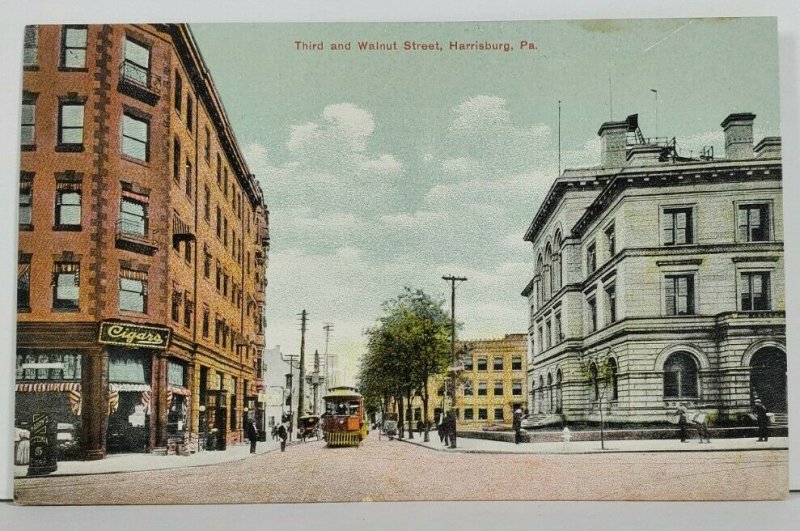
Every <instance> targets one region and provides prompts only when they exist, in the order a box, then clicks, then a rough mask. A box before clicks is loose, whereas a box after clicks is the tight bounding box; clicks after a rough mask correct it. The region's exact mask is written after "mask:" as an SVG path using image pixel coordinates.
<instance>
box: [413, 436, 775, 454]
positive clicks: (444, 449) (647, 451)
mask: <svg viewBox="0 0 800 531" xmlns="http://www.w3.org/2000/svg"><path fill="white" fill-rule="evenodd" d="M398 440H399V441H402V442H405V443H408V444H413V445H414V446H419V447H420V448H425V449H427V450H430V451H432V452H445V453H462V454H495V455H499V454H502V455H591V454H676V453H695V454H696V453H708V452H715V453H719V452H764V451H768V450H786V451H788V450H789V447H788V446H776V447H771V448H718V449H714V448H709V449H707V450H705V449H704V450H701V449H700V448H697V449H695V450H693V449H691V448H686V449H685V450H684V449H682V448H681V449H680V450H658V449H657V450H614V449H608V450H600V449H597V450H582V451H574V452H563V451H562V452H559V451H552V450H549V451H548V450H543V451H528V452H509V451H507V450H477V449H472V450H470V449H461V448H455V449H452V448H431V447H430V446H426V445H425V444H423V443H418V442H416V441H409V440H407V439H398ZM509 444H511V443H509ZM528 444H531V443H528Z"/></svg>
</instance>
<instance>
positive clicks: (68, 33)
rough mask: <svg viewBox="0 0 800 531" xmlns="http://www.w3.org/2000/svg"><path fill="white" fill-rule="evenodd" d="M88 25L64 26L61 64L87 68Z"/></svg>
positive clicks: (67, 66) (64, 66) (65, 66)
mask: <svg viewBox="0 0 800 531" xmlns="http://www.w3.org/2000/svg"><path fill="white" fill-rule="evenodd" d="M87 35H88V28H87V27H86V26H64V29H63V30H62V32H61V66H62V67H63V68H86V40H87Z"/></svg>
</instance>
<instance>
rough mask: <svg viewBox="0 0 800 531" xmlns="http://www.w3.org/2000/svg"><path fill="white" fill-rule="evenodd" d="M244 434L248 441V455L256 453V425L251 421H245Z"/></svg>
mask: <svg viewBox="0 0 800 531" xmlns="http://www.w3.org/2000/svg"><path fill="white" fill-rule="evenodd" d="M244 431H245V434H246V435H247V438H248V439H250V453H251V454H254V453H256V441H258V431H257V430H256V425H255V424H254V423H253V421H252V420H250V419H247V422H246V424H245V427H244Z"/></svg>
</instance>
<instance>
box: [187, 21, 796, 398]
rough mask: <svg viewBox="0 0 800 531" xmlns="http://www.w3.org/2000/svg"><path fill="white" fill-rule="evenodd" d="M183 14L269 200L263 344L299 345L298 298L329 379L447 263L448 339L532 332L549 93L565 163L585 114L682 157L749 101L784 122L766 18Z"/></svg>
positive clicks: (552, 128)
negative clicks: (214, 20)
mask: <svg viewBox="0 0 800 531" xmlns="http://www.w3.org/2000/svg"><path fill="white" fill-rule="evenodd" d="M191 28H192V31H193V33H194V36H195V38H196V40H197V43H198V46H199V47H200V50H201V52H202V54H203V57H204V59H205V61H206V63H207V65H208V67H209V70H210V72H211V75H212V77H213V79H214V81H215V83H216V85H217V88H218V90H219V92H220V94H221V96H222V101H223V103H224V106H225V108H226V111H227V114H228V117H229V119H230V121H231V124H232V126H233V129H234V131H235V134H236V137H237V139H238V142H239V145H240V146H241V148H242V151H243V153H244V155H245V158H246V159H247V161H248V165H249V166H250V170H251V171H252V172H253V173H254V174H255V175H256V177H257V178H258V180H259V182H260V183H261V186H262V188H263V190H264V193H265V198H266V201H267V204H268V206H269V210H270V231H271V237H272V241H271V248H270V254H269V268H268V271H267V278H268V281H269V284H268V287H267V331H266V334H267V345H268V346H273V345H280V347H281V350H282V351H283V353H284V354H292V355H295V354H297V353H299V350H300V331H299V328H300V325H299V318H298V314H299V313H300V311H301V310H303V309H305V310H306V311H307V312H308V313H309V324H308V333H307V336H306V354H307V359H308V360H309V363H310V360H311V359H312V358H313V352H314V350H316V349H318V350H319V351H320V353H322V352H324V349H325V335H324V332H323V328H322V327H323V324H324V323H332V324H333V327H334V329H333V332H332V334H331V337H330V347H329V349H330V353H331V354H332V355H335V356H337V361H338V369H339V372H338V383H353V381H354V379H355V376H356V370H357V359H358V357H359V356H360V355H361V354H362V353H363V349H364V336H363V331H364V330H365V329H366V328H367V327H369V326H371V325H372V324H374V322H375V320H376V318H377V317H378V316H379V315H380V311H381V303H382V302H383V301H385V300H387V299H390V298H393V297H395V296H397V295H398V294H399V293H400V292H401V291H402V289H403V287H404V286H410V287H413V288H421V289H423V290H425V291H426V292H427V293H429V294H430V295H432V296H434V297H437V298H441V299H443V300H445V308H446V310H447V311H448V312H449V309H450V308H449V294H450V291H449V284H448V283H447V282H445V281H444V280H442V279H441V277H442V276H443V275H449V274H453V275H456V276H463V277H467V279H468V280H467V281H466V282H464V283H462V284H460V285H459V287H458V288H457V293H456V319H457V320H458V321H460V322H462V323H463V327H462V329H461V331H460V337H461V338H464V339H478V338H499V337H502V336H503V335H505V334H508V333H524V332H525V331H526V330H527V318H528V313H527V304H526V301H525V299H524V298H523V297H522V296H521V295H520V292H521V291H522V289H523V288H524V287H525V285H526V284H527V282H528V281H529V280H530V278H531V276H532V274H533V265H534V264H533V250H532V247H531V246H530V244H529V243H527V242H524V241H523V239H522V238H523V235H524V233H525V230H526V228H527V226H528V224H529V223H530V221H531V220H532V218H533V216H534V215H535V213H536V210H537V208H538V206H539V203H540V201H541V200H542V199H543V197H544V195H545V194H546V192H547V190H548V189H549V187H550V185H551V184H552V182H553V180H554V179H555V177H556V176H557V173H558V107H559V101H561V159H562V168H566V167H576V166H591V165H595V164H597V163H598V162H599V156H600V154H599V146H600V143H599V139H598V137H597V129H598V128H599V126H600V125H601V124H602V123H603V122H604V121H607V120H610V119H614V120H622V119H624V118H625V117H626V116H627V115H628V114H633V113H638V114H639V124H640V127H641V128H642V130H643V133H644V135H645V136H668V137H673V136H674V137H676V139H677V145H678V148H679V150H680V151H681V152H682V154H686V155H689V154H690V152H693V153H694V154H697V153H698V152H699V151H700V149H702V148H703V147H704V146H706V145H713V146H714V149H715V153H718V154H722V153H724V147H723V145H722V140H723V137H722V130H721V128H720V126H719V124H720V123H721V122H722V120H723V119H724V118H725V117H726V116H727V115H728V114H730V113H732V112H753V113H755V114H756V115H757V118H756V124H755V137H756V141H758V139H760V138H761V137H763V136H767V135H770V136H771V135H779V134H780V128H779V108H778V102H779V95H778V73H777V72H778V69H777V59H778V52H777V36H776V27H775V21H774V20H773V19H770V18H761V19H693V20H682V19H663V20H637V21H571V22H538V23H537V22H513V23H497V22H492V23H426V24H399V23H394V24H388V23H386V24H373V23H370V24H199V25H198V24H193V25H192V26H191ZM522 40H525V41H528V42H531V41H532V42H535V44H536V49H535V50H522V49H520V46H519V44H520V41H522ZM296 41H302V42H308V43H319V42H322V43H323V48H324V49H323V50H321V51H317V50H298V49H297V48H298V47H297V45H296V44H295V42H296ZM359 41H369V42H376V41H377V42H381V43H392V42H397V46H398V47H399V48H400V50H397V51H359V50H358V42H359ZM405 41H416V42H419V43H434V42H437V41H438V42H439V46H440V47H441V48H442V50H441V51H439V50H433V51H404V50H402V47H403V43H404V42H405ZM451 41H458V42H463V43H475V42H479V43H482V42H492V43H497V42H508V43H509V44H510V45H511V47H513V50H512V51H508V52H502V51H480V50H471V51H458V50H450V49H449V45H450V42H451ZM348 42H349V43H350V48H351V49H350V50H331V49H330V45H331V43H338V44H345V43H348ZM653 89H654V90H656V91H657V94H656V93H655V92H653Z"/></svg>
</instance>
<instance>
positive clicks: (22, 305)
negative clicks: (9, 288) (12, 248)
mask: <svg viewBox="0 0 800 531" xmlns="http://www.w3.org/2000/svg"><path fill="white" fill-rule="evenodd" d="M30 310H31V255H30V254H27V253H21V254H20V255H19V260H18V262H17V311H18V312H29V311H30Z"/></svg>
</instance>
